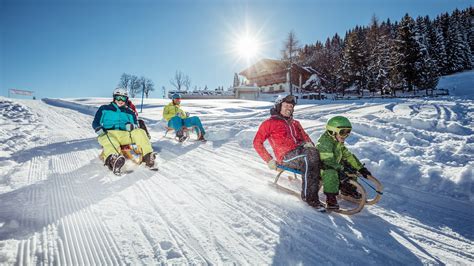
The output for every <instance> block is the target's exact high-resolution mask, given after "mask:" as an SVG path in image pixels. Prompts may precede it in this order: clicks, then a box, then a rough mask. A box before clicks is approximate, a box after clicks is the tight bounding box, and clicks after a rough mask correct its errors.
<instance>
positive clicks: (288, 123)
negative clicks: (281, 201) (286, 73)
mask: <svg viewBox="0 0 474 266" xmlns="http://www.w3.org/2000/svg"><path fill="white" fill-rule="evenodd" d="M295 105H296V98H295V97H294V96H293V95H284V96H280V97H278V98H277V99H276V101H275V106H274V108H272V109H271V111H270V113H271V117H270V118H269V119H267V120H265V121H264V122H263V123H262V124H261V125H260V127H259V129H258V131H257V134H256V135H255V138H254V140H253V146H254V148H255V150H256V151H257V153H258V154H259V155H260V157H261V158H262V159H263V160H264V161H265V162H266V163H267V165H268V167H269V168H270V169H272V170H276V169H277V165H284V166H287V167H290V168H294V169H298V170H299V171H301V172H302V177H303V180H302V181H303V182H302V188H301V199H302V200H303V201H306V202H307V203H308V204H309V205H310V206H312V207H315V208H317V209H322V208H323V206H322V204H321V202H320V201H319V197H318V190H319V180H320V166H319V152H318V150H317V149H316V147H315V146H314V143H313V142H312V141H311V138H310V137H309V136H308V134H307V133H306V132H305V131H304V129H303V127H302V126H301V124H300V123H299V122H298V121H297V120H295V119H293V110H294V106H295ZM266 140H268V141H269V143H270V146H271V147H272V149H273V153H274V154H275V157H276V158H273V157H272V156H271V155H270V153H269V152H268V151H267V150H266V149H265V146H264V142H265V141H266Z"/></svg>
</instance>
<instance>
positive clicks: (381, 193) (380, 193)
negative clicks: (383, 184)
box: [359, 177, 383, 195]
mask: <svg viewBox="0 0 474 266" xmlns="http://www.w3.org/2000/svg"><path fill="white" fill-rule="evenodd" d="M359 179H360V180H362V181H364V183H365V184H367V186H369V187H370V188H372V189H373V190H374V191H375V192H377V193H378V194H379V195H383V192H382V191H378V190H377V189H376V188H374V187H373V186H372V185H370V184H369V182H367V181H365V180H364V179H365V177H364V178H359Z"/></svg>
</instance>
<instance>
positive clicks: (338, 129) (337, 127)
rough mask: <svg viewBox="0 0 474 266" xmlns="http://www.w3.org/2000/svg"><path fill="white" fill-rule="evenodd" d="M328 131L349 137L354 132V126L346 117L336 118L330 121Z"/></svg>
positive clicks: (327, 125)
mask: <svg viewBox="0 0 474 266" xmlns="http://www.w3.org/2000/svg"><path fill="white" fill-rule="evenodd" d="M326 129H327V130H328V131H330V133H331V132H332V133H333V134H334V133H336V134H340V135H349V133H350V132H351V130H352V125H351V122H350V121H349V119H347V118H346V117H344V116H335V117H333V118H331V119H329V120H328V122H327V123H326Z"/></svg>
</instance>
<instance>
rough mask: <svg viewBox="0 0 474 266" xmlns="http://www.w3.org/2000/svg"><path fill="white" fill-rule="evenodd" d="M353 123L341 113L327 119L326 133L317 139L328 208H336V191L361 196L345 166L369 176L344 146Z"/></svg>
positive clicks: (365, 169)
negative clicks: (352, 183)
mask: <svg viewBox="0 0 474 266" xmlns="http://www.w3.org/2000/svg"><path fill="white" fill-rule="evenodd" d="M351 130H352V125H351V122H350V121H349V119H347V118H346V117H343V116H335V117H333V118H331V119H329V120H328V122H327V124H326V132H324V133H323V135H321V137H320V138H319V140H318V144H317V147H318V150H319V154H320V159H321V162H322V167H321V178H322V180H323V186H324V194H326V204H327V208H328V209H339V204H338V203H337V199H336V196H337V195H338V192H339V190H340V191H341V194H343V195H349V196H351V197H354V198H360V197H361V195H360V194H359V192H357V189H356V187H355V186H353V185H351V184H350V183H349V182H342V184H341V186H340V185H339V184H340V182H341V181H344V180H347V178H348V177H347V174H346V171H347V170H349V169H348V168H352V169H353V170H356V171H358V172H359V173H360V174H361V175H362V176H364V177H365V178H367V176H369V175H372V174H371V173H370V172H369V170H367V168H365V167H364V165H363V164H362V163H361V162H360V161H359V159H357V157H356V156H355V155H354V154H352V153H351V152H350V151H349V150H348V149H347V148H346V146H345V145H344V141H345V140H346V138H347V137H348V136H349V134H350V133H351Z"/></svg>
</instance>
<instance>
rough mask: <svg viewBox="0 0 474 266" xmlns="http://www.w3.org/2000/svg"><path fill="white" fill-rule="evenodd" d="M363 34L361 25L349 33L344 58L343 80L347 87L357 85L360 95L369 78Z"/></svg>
mask: <svg viewBox="0 0 474 266" xmlns="http://www.w3.org/2000/svg"><path fill="white" fill-rule="evenodd" d="M362 35H363V34H362V29H361V28H359V27H356V28H355V30H354V31H352V32H349V33H348V34H347V37H346V42H345V46H344V52H343V59H342V75H343V77H342V79H343V82H344V84H345V86H346V87H350V86H353V85H354V86H356V88H357V92H358V94H359V95H361V90H362V89H363V88H364V87H365V85H366V80H367V78H366V77H367V76H366V72H367V71H366V70H367V66H366V60H365V52H364V49H363V47H362V46H363V43H362V42H361V36H362ZM343 94H344V92H343Z"/></svg>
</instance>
